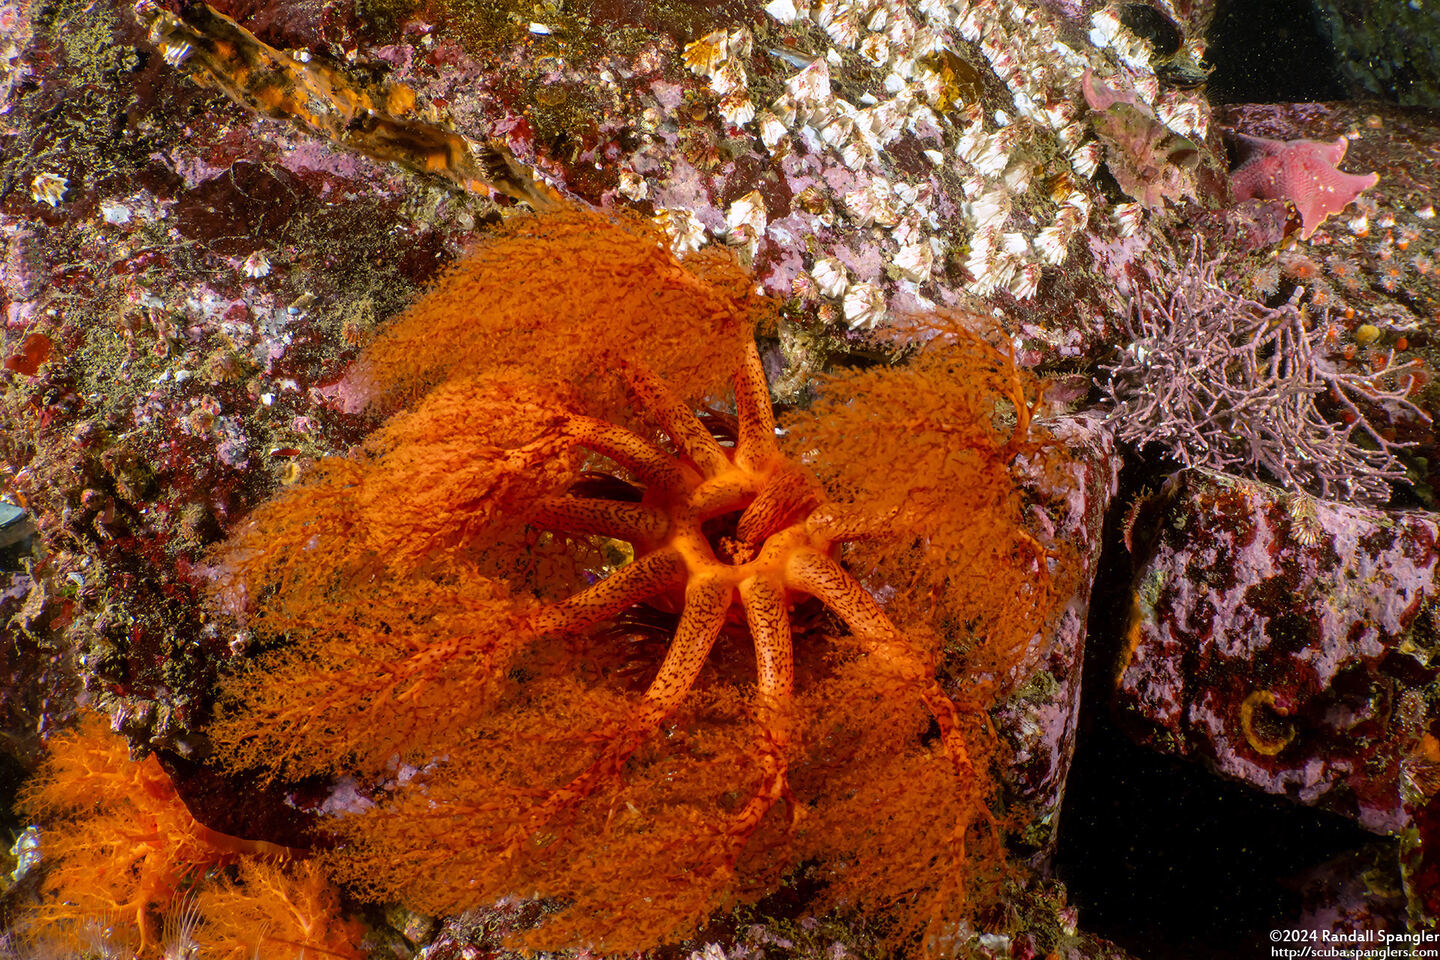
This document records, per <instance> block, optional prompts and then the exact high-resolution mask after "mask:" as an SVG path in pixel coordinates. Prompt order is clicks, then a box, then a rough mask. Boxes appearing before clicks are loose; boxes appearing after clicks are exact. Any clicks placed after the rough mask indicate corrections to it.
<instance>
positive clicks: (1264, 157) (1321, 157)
mask: <svg viewBox="0 0 1440 960" xmlns="http://www.w3.org/2000/svg"><path fill="white" fill-rule="evenodd" d="M1236 139H1237V140H1239V141H1240V145H1241V147H1242V149H1246V150H1249V151H1250V153H1249V156H1248V157H1247V158H1246V159H1245V161H1244V162H1243V163H1241V164H1240V166H1239V167H1237V168H1236V169H1235V170H1234V171H1233V172H1232V173H1231V174H1230V186H1231V189H1232V190H1234V192H1235V199H1236V200H1251V199H1260V200H1289V201H1290V202H1291V203H1293V204H1295V209H1296V210H1298V211H1299V212H1300V237H1301V239H1302V240H1308V239H1309V238H1310V235H1311V234H1312V233H1314V232H1315V228H1316V227H1318V226H1320V224H1321V223H1323V222H1325V218H1326V217H1328V216H1330V214H1332V213H1339V212H1340V211H1341V210H1344V209H1345V207H1346V206H1347V205H1348V204H1349V203H1350V201H1352V200H1354V199H1355V198H1356V197H1358V196H1359V195H1360V194H1361V193H1362V192H1363V191H1365V190H1368V189H1369V188H1371V187H1373V186H1375V184H1377V183H1379V182H1380V175H1379V174H1378V173H1366V174H1357V173H1346V172H1344V171H1343V170H1339V169H1336V166H1335V165H1336V164H1338V163H1339V162H1340V161H1341V160H1342V159H1344V157H1345V149H1346V147H1348V146H1349V141H1348V140H1346V139H1345V138H1344V137H1340V138H1338V139H1337V140H1335V142H1333V143H1325V142H1323V141H1320V140H1288V141H1287V140H1268V139H1266V138H1264V137H1247V136H1244V135H1242V134H1237V135H1236Z"/></svg>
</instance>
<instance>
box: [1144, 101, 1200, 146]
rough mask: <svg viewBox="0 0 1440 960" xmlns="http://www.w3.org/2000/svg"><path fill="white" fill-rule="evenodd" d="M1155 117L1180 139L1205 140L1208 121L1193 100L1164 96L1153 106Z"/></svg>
mask: <svg viewBox="0 0 1440 960" xmlns="http://www.w3.org/2000/svg"><path fill="white" fill-rule="evenodd" d="M1155 115H1156V116H1157V117H1159V118H1160V122H1161V123H1163V124H1165V126H1167V127H1169V128H1170V129H1171V130H1173V131H1175V132H1176V133H1178V134H1180V135H1181V136H1182V137H1196V138H1198V139H1201V140H1203V139H1205V132H1206V129H1207V128H1208V127H1209V123H1208V120H1207V118H1206V116H1205V113H1204V111H1203V110H1202V109H1201V107H1200V104H1198V103H1196V102H1195V101H1194V100H1190V99H1181V98H1179V97H1175V96H1170V95H1166V96H1163V97H1161V98H1160V102H1159V103H1157V104H1155Z"/></svg>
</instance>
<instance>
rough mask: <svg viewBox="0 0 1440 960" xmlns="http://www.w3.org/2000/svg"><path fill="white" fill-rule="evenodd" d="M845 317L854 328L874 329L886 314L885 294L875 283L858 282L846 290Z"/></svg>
mask: <svg viewBox="0 0 1440 960" xmlns="http://www.w3.org/2000/svg"><path fill="white" fill-rule="evenodd" d="M843 309H844V311H845V319H846V321H848V322H849V324H850V328H851V329H852V330H855V329H859V328H860V327H868V328H871V329H873V328H874V327H875V325H876V324H877V323H879V322H880V321H881V320H882V319H883V318H884V316H885V294H884V293H883V292H881V290H880V288H879V287H878V286H876V285H875V284H873V283H857V284H854V285H853V286H851V287H850V289H849V290H846V291H845V303H844V307H843Z"/></svg>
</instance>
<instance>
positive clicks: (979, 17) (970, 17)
mask: <svg viewBox="0 0 1440 960" xmlns="http://www.w3.org/2000/svg"><path fill="white" fill-rule="evenodd" d="M984 34H985V14H984V13H983V12H982V11H981V9H980V7H978V6H976V7H972V8H971V9H970V12H969V13H967V14H966V15H965V17H964V19H962V20H961V21H960V36H961V37H963V38H965V39H966V40H969V41H970V42H971V43H979V42H980V38H981V37H982V36H984Z"/></svg>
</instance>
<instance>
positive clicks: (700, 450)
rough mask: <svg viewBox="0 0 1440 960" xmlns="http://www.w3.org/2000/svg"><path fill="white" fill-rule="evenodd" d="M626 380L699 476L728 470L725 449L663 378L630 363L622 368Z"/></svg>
mask: <svg viewBox="0 0 1440 960" xmlns="http://www.w3.org/2000/svg"><path fill="white" fill-rule="evenodd" d="M625 382H626V384H627V385H628V386H629V387H630V392H631V394H632V395H633V396H634V398H635V401H636V403H637V404H638V405H639V406H640V407H641V408H642V409H643V410H644V411H645V412H646V413H648V414H650V416H652V417H654V418H655V422H656V423H658V424H659V425H660V429H662V430H664V431H665V435H666V436H668V437H669V438H670V440H671V441H672V442H673V443H674V444H675V446H676V447H677V448H678V449H679V451H680V454H681V455H682V456H684V457H685V458H687V459H688V460H689V461H690V462H691V463H693V464H695V467H696V469H697V470H699V471H700V473H701V474H702V475H704V476H706V477H713V476H717V475H719V474H721V473H725V472H726V471H728V470H729V469H730V458H729V457H727V456H726V455H725V448H724V447H722V446H720V443H719V441H717V440H716V439H715V438H714V437H713V436H711V435H710V431H709V430H707V429H705V425H704V424H703V423H701V422H700V418H699V417H697V416H695V411H693V410H691V409H690V405H689V404H687V403H685V402H684V401H682V400H681V399H680V398H679V397H677V396H675V394H674V393H673V392H672V391H671V390H670V388H669V387H668V386H666V385H665V381H663V380H661V379H660V378H659V377H657V376H655V374H653V373H651V372H650V371H649V370H647V369H645V368H644V367H642V366H639V365H630V366H627V367H626V368H625Z"/></svg>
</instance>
